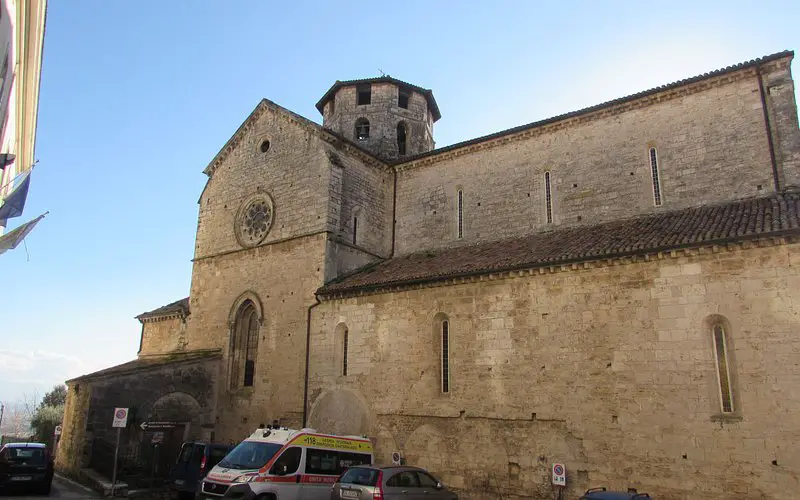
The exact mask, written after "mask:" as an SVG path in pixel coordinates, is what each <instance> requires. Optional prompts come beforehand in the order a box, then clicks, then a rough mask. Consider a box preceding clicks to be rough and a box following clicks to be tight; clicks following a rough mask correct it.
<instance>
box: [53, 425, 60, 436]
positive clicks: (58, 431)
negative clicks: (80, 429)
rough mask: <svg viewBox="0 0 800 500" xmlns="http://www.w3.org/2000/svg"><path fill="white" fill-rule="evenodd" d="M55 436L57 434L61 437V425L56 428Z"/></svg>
mask: <svg viewBox="0 0 800 500" xmlns="http://www.w3.org/2000/svg"><path fill="white" fill-rule="evenodd" d="M53 434H55V435H56V436H60V435H61V426H60V425H57V426H56V430H55V431H53Z"/></svg>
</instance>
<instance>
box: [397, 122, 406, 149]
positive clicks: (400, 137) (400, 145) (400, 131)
mask: <svg viewBox="0 0 800 500" xmlns="http://www.w3.org/2000/svg"><path fill="white" fill-rule="evenodd" d="M397 154H398V155H400V156H403V155H404V154H406V124H405V123H404V122H400V123H398V124H397Z"/></svg>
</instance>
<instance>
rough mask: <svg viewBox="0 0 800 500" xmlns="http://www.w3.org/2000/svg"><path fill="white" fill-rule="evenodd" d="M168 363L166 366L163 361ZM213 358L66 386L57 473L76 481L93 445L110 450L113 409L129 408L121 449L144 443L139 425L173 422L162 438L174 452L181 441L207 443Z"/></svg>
mask: <svg viewBox="0 0 800 500" xmlns="http://www.w3.org/2000/svg"><path fill="white" fill-rule="evenodd" d="M166 361H168V360H166ZM218 363H219V359H218V358H213V357H211V358H204V359H197V360H193V361H187V362H182V363H169V362H167V363H165V364H162V365H159V366H151V367H148V368H144V369H139V370H133V371H128V372H125V373H117V374H110V375H108V376H100V377H93V378H86V379H76V380H73V381H70V383H69V384H68V393H67V401H66V404H65V407H64V423H63V430H62V437H61V441H60V443H59V449H58V455H57V458H56V468H57V470H59V471H60V472H62V473H64V474H68V475H70V476H73V477H77V475H78V472H79V471H80V469H81V468H84V467H88V466H89V465H90V461H91V455H92V451H93V449H94V447H93V442H94V441H95V440H98V441H100V442H102V443H104V447H105V448H109V447H111V449H113V444H114V443H115V441H116V429H114V428H112V420H113V414H114V408H128V409H129V418H128V426H127V427H126V428H125V429H123V430H122V432H121V439H120V449H128V448H135V447H137V446H139V445H140V444H141V443H143V442H149V438H150V436H151V434H148V433H147V432H144V431H143V430H142V429H141V428H140V425H141V423H142V422H151V421H159V422H163V421H172V422H178V423H179V424H180V425H179V426H177V427H176V428H174V429H168V430H165V432H167V433H177V434H176V435H175V436H168V437H173V438H174V439H172V441H173V447H175V446H177V447H179V446H180V442H181V441H183V440H186V439H205V440H210V439H212V438H213V437H215V436H214V422H215V418H214V416H215V415H214V408H215V406H216V390H215V385H216V378H217V372H218V369H219V368H218Z"/></svg>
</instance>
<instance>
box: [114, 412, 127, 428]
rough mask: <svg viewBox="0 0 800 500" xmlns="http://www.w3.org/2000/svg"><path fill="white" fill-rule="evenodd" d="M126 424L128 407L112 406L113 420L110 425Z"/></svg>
mask: <svg viewBox="0 0 800 500" xmlns="http://www.w3.org/2000/svg"><path fill="white" fill-rule="evenodd" d="M126 425H128V409H127V408H114V422H113V423H112V424H111V427H125V426H126Z"/></svg>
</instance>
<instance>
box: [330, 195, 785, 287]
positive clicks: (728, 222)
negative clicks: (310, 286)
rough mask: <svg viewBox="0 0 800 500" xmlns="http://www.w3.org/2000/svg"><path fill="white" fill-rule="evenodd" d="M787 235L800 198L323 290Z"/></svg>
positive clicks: (469, 249)
mask: <svg viewBox="0 0 800 500" xmlns="http://www.w3.org/2000/svg"><path fill="white" fill-rule="evenodd" d="M785 235H800V193H783V194H775V195H772V196H769V197H762V198H751V199H746V200H740V201H735V202H729V203H724V204H719V205H709V206H704V207H696V208H688V209H683V210H677V211H672V212H666V213H659V214H654V215H647V216H641V217H637V218H632V219H627V220H619V221H613V222H607V223H603V224H596V225H591V226H580V227H573V228H569V229H562V230H557V231H551V232H547V233H539V234H534V235H530V236H526V237H521V238H513V239H506V240H501V241H495V242H490V243H481V244H477V245H470V246H462V247H458V248H449V249H444V250H439V251H426V252H420V253H415V254H412V255H407V256H403V257H397V258H394V259H389V260H384V261H381V262H379V263H377V264H372V265H370V266H366V267H364V268H361V269H360V270H358V271H356V272H355V273H352V274H350V275H348V276H345V277H342V278H340V279H339V280H334V281H332V282H331V283H328V284H327V285H325V286H323V287H322V288H320V289H319V290H318V293H319V294H320V295H322V296H325V295H332V294H337V293H345V292H356V291H363V290H371V289H377V288H383V287H387V286H398V285H411V284H420V283H428V282H434V281H439V280H445V279H451V278H457V277H466V276H473V275H479V274H489V273H494V272H501V271H513V270H519V269H530V268H536V267H544V266H550V265H558V264H567V263H575V262H586V261H591V260H598V259H604V258H612V257H623V256H628V255H636V254H644V253H649V252H656V251H666V250H674V249H679V248H687V247H697V246H701V245H708V244H715V243H720V244H721V243H728V242H735V241H741V240H747V239H754V238H758V237H769V236H785Z"/></svg>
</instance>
